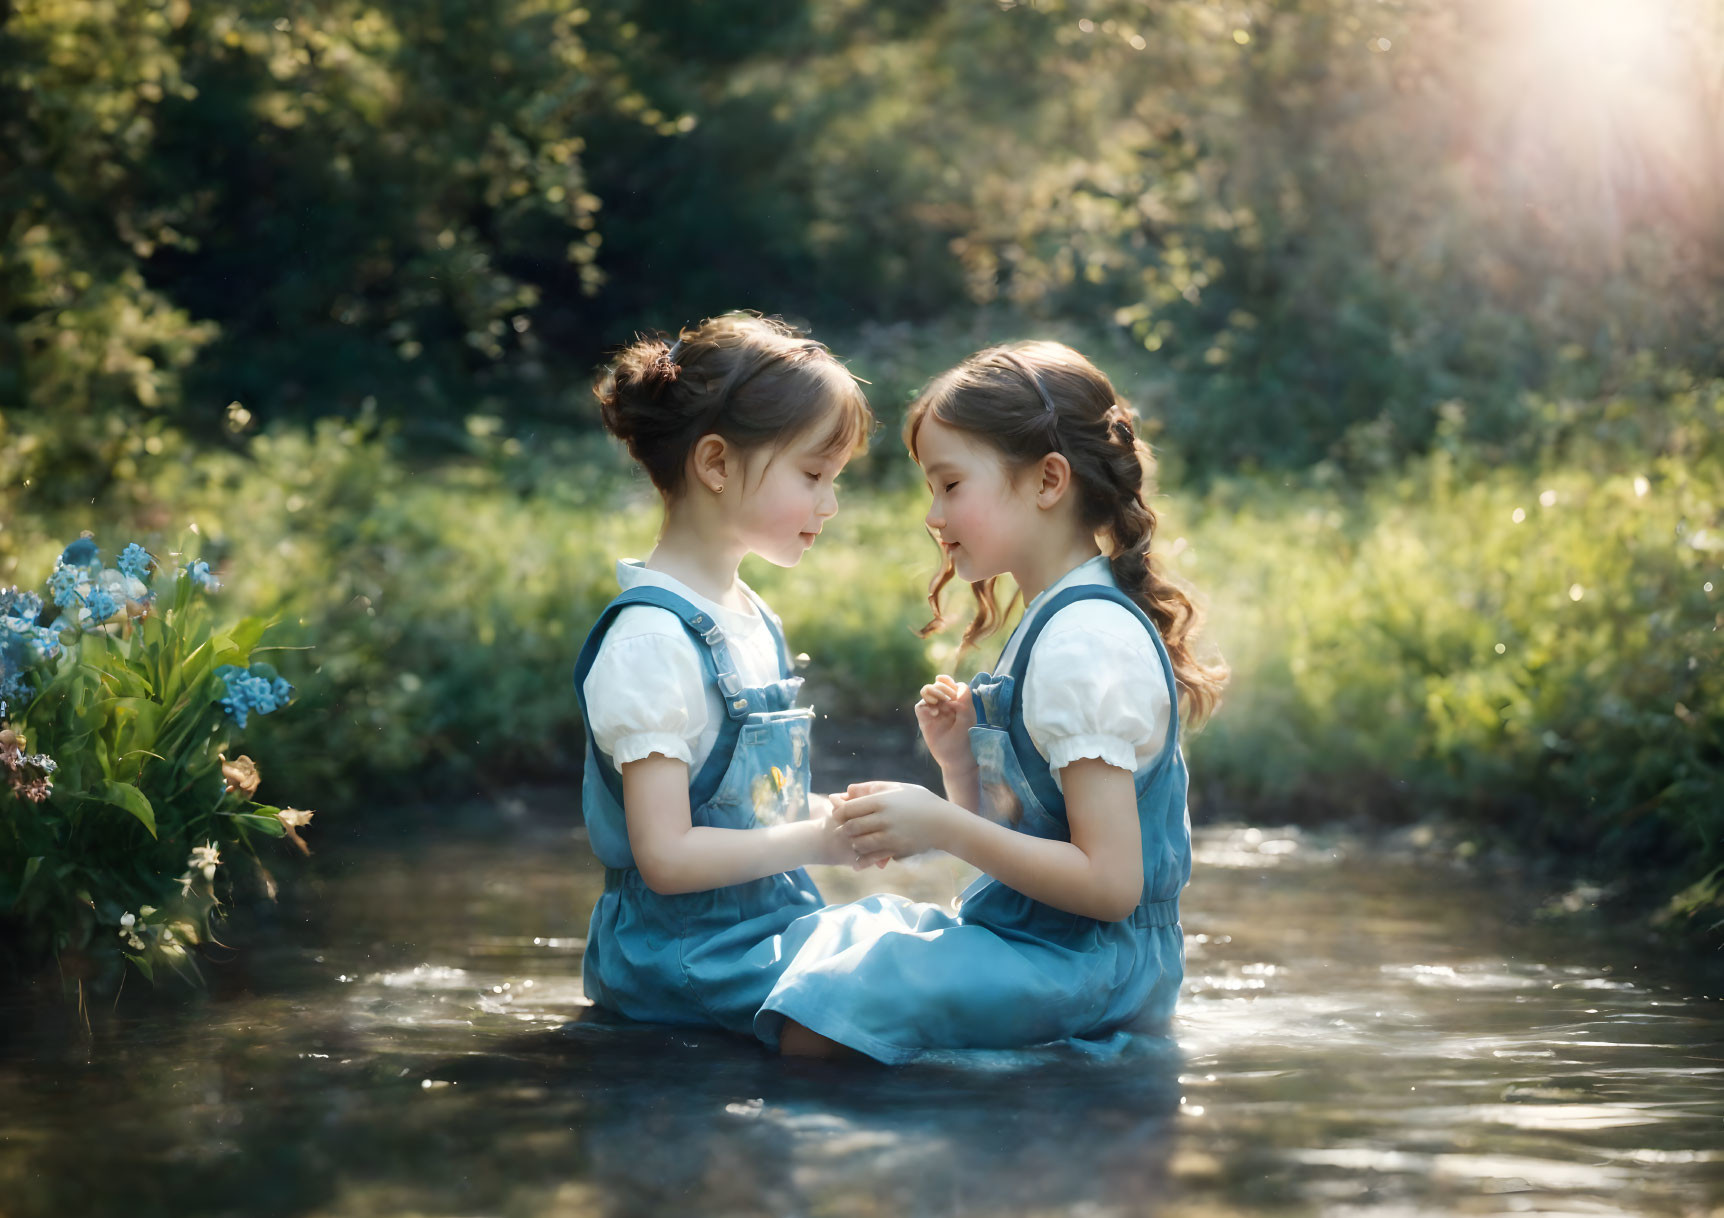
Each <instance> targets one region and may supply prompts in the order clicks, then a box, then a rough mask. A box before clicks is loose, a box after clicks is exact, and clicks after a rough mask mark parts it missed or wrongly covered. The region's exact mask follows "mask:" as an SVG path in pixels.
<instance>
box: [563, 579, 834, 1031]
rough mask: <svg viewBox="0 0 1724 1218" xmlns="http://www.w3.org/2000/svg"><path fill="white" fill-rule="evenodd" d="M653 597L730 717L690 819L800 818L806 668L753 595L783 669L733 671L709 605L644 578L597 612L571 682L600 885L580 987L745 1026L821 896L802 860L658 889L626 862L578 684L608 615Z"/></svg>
mask: <svg viewBox="0 0 1724 1218" xmlns="http://www.w3.org/2000/svg"><path fill="white" fill-rule="evenodd" d="M631 605H654V606H657V607H658V608H661V609H668V610H670V612H672V613H674V614H676V615H677V617H678V618H680V619H681V621H682V623H683V626H684V627H685V628H686V629H687V630H688V632H689V634H690V635H691V636H693V638H694V640H695V644H696V648H697V650H699V651H700V653H701V666H702V669H703V671H704V674H705V677H706V680H707V682H708V684H709V685H711V686H716V687H717V689H718V691H719V693H720V694H721V695H722V696H723V700H724V707H725V716H726V718H725V721H724V723H723V724H722V725H721V727H720V730H719V734H718V739H717V741H716V742H715V743H714V744H713V747H712V752H711V754H710V755H709V756H708V758H707V759H706V761H705V763H704V764H703V765H702V766H701V767H700V771H699V773H697V774H696V775H694V777H693V779H692V781H691V783H690V785H689V794H688V802H689V811H690V814H691V819H692V821H693V823H694V824H695V825H710V826H713V827H715V828H720V829H752V828H756V827H758V826H763V825H771V824H779V823H782V822H784V821H786V820H795V819H800V818H802V817H805V816H806V815H807V814H808V813H807V808H808V781H809V780H808V750H809V735H810V731H811V729H812V726H813V720H814V713H813V711H812V710H810V709H809V708H807V707H798V706H796V705H795V702H796V695H797V692H798V691H799V690H800V689H801V686H802V678H801V677H796V676H792V675H791V662H790V652H789V649H788V648H787V647H786V646H785V643H784V636H783V634H782V633H781V632H780V630H779V629H778V625H777V623H776V622H774V621H773V618H772V614H771V613H770V612H769V611H768V610H767V609H766V606H765V605H764V604H761V603H760V601H759V598H755V605H756V607H757V608H758V609H759V611H760V614H761V616H762V617H763V618H765V619H766V623H767V626H768V627H769V628H770V630H771V631H772V637H773V640H774V642H776V644H777V647H778V658H779V672H780V679H779V680H777V681H775V682H772V683H771V684H768V685H762V686H758V687H748V686H744V685H743V684H742V681H741V678H740V677H739V676H738V675H737V672H736V668H735V665H734V664H733V663H732V661H731V657H730V648H729V646H728V645H727V644H726V642H725V638H724V633H723V631H722V630H721V629H720V628H719V626H718V623H717V622H715V621H714V620H713V619H712V616H711V615H710V614H708V613H705V612H703V611H702V610H701V609H699V608H698V607H697V606H695V605H693V604H691V603H690V602H688V601H687V600H684V599H683V598H682V597H680V596H678V595H676V594H675V593H674V592H670V591H668V590H667V589H664V588H659V587H654V586H648V585H643V586H639V587H635V588H631V589H629V590H628V591H626V592H624V593H623V594H622V595H621V596H619V597H617V598H616V599H615V600H613V601H612V602H611V603H610V604H609V605H607V606H606V607H605V610H604V612H603V613H601V614H600V615H599V619H598V621H597V623H595V624H594V626H593V629H592V632H591V633H590V634H589V635H588V636H587V641H586V644H585V646H583V647H582V649H581V655H580V659H579V660H577V661H576V664H575V693H576V696H577V698H579V699H580V701H581V718H582V721H583V723H584V724H585V726H586V729H587V756H586V772H585V775H584V776H583V778H582V782H581V808H582V811H583V812H584V814H585V817H586V824H587V837H588V840H589V841H590V842H591V843H592V848H593V853H594V854H596V855H597V856H598V858H599V861H600V862H601V863H603V864H604V866H605V888H604V892H603V894H602V895H601V896H600V897H599V900H598V904H596V905H595V906H594V907H593V915H592V920H591V922H590V923H589V925H588V928H587V947H586V955H585V957H584V958H583V960H582V966H581V979H582V985H583V987H584V989H585V991H586V995H587V997H588V998H590V999H592V1001H593V1002H594V1004H595V1005H597V1006H600V1007H603V1008H605V1009H607V1010H610V1011H615V1012H617V1013H618V1014H621V1015H625V1016H627V1017H628V1018H630V1019H638V1020H642V1021H644V1022H649V1023H669V1024H684V1025H695V1026H709V1027H719V1028H726V1029H728V1030H730V1031H733V1032H742V1033H747V1032H748V1031H749V1030H750V1028H751V1026H752V1023H753V1019H754V1015H755V1012H757V1011H758V1010H759V1009H760V1004H761V1002H762V1000H763V999H764V998H765V997H766V994H767V993H768V991H770V990H771V988H772V986H773V983H774V982H776V981H777V980H778V974H779V972H780V971H781V969H782V968H783V966H784V964H785V962H786V961H787V960H788V959H789V958H790V956H791V955H792V953H793V952H794V950H795V948H796V947H797V946H799V945H800V936H792V938H791V939H790V941H788V942H787V941H786V940H785V938H784V933H785V931H786V929H787V928H789V927H790V926H792V925H793V924H794V923H795V922H796V921H797V920H798V919H799V918H800V917H801V916H802V915H804V914H807V913H808V912H810V911H811V910H814V909H818V908H819V907H820V905H821V899H820V893H819V891H818V890H817V889H816V888H815V886H814V882H813V881H812V880H811V879H809V878H808V875H807V873H806V872H804V871H802V870H801V869H797V870H795V871H789V872H784V873H782V874H780V875H773V876H767V877H766V878H765V879H759V880H751V881H749V882H747V883H744V884H733V885H730V886H729V887H725V888H714V889H709V890H707V891H705V892H689V893H676V894H671V895H663V894H660V893H656V892H654V891H653V890H652V889H650V888H648V887H647V885H646V882H645V881H644V880H643V879H642V878H641V873H640V871H639V870H638V869H637V868H636V867H635V862H634V854H633V852H632V851H631V850H630V848H629V834H628V822H627V819H626V817H625V815H624V812H623V793H622V779H621V777H620V776H619V774H618V772H617V767H616V766H615V765H614V764H613V763H612V761H611V759H610V758H609V757H608V756H606V755H604V754H603V753H601V752H600V751H599V749H598V746H597V745H596V744H594V743H593V732H592V724H591V721H590V720H588V719H587V707H586V700H585V696H584V694H583V693H582V689H583V687H584V686H585V684H586V679H587V674H588V672H589V671H591V669H592V666H593V663H594V661H595V660H596V659H597V658H598V652H599V645H600V643H601V642H603V640H604V636H605V633H606V631H607V630H609V629H610V627H611V624H612V623H613V622H614V621H615V620H616V615H617V614H618V613H620V612H621V611H622V610H623V609H626V608H628V607H629V606H631Z"/></svg>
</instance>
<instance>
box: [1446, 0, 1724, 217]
mask: <svg viewBox="0 0 1724 1218" xmlns="http://www.w3.org/2000/svg"><path fill="white" fill-rule="evenodd" d="M1481 11H1483V12H1485V13H1487V14H1488V16H1489V19H1490V20H1491V21H1492V24H1493V25H1494V26H1495V30H1494V32H1495V35H1496V37H1495V39H1494V42H1495V46H1494V48H1493V53H1492V54H1491V55H1489V56H1488V57H1487V63H1486V64H1481V79H1480V85H1481V88H1482V90H1483V92H1482V96H1481V100H1483V101H1484V103H1485V108H1484V110H1483V111H1482V112H1481V114H1480V115H1479V117H1480V119H1481V120H1482V122H1483V123H1484V130H1485V131H1487V132H1494V138H1493V139H1491V141H1490V142H1491V145H1492V146H1493V148H1494V153H1493V156H1494V157H1495V158H1497V159H1498V163H1499V165H1500V169H1501V173H1502V175H1503V177H1504V178H1505V179H1506V180H1508V181H1509V182H1511V183H1513V184H1515V186H1516V188H1517V189H1518V190H1519V192H1520V193H1522V194H1523V195H1525V196H1527V197H1528V198H1529V200H1530V199H1535V198H1536V199H1538V200H1540V201H1541V202H1542V203H1544V204H1547V205H1550V206H1552V207H1555V208H1557V209H1558V210H1559V211H1561V212H1564V213H1567V214H1571V215H1572V214H1574V213H1575V211H1576V209H1584V210H1585V211H1587V212H1590V213H1591V214H1592V216H1593V217H1594V218H1595V219H1596V220H1597V221H1599V222H1600V223H1602V224H1603V225H1605V226H1606V227H1608V228H1611V229H1617V228H1619V227H1620V225H1621V224H1622V223H1623V222H1625V220H1626V216H1627V211H1626V205H1627V204H1628V201H1629V200H1630V199H1631V198H1638V199H1644V200H1657V201H1660V202H1661V204H1665V205H1668V207H1667V210H1669V211H1673V212H1676V213H1690V214H1692V211H1693V207H1694V204H1695V203H1696V201H1697V199H1698V198H1699V194H1697V191H1699V190H1700V187H1701V182H1700V179H1701V178H1702V177H1704V175H1705V168H1704V167H1705V166H1707V165H1708V164H1710V163H1711V162H1712V159H1713V157H1714V156H1715V155H1716V150H1715V149H1713V148H1710V147H1709V144H1710V143H1711V142H1713V141H1715V140H1716V139H1717V138H1718V127H1717V123H1718V118H1719V116H1718V115H1716V114H1709V113H1708V109H1707V107H1708V102H1707V100H1706V89H1705V87H1704V85H1703V83H1702V82H1703V79H1704V65H1706V64H1707V63H1708V62H1709V61H1710V60H1711V59H1713V58H1716V56H1714V55H1712V54H1711V52H1712V51H1713V50H1715V49H1716V46H1715V44H1716V42H1717V40H1718V39H1719V38H1720V36H1721V34H1724V29H1721V20H1720V10H1719V6H1718V5H1717V4H1716V3H1714V2H1713V0H1486V3H1485V4H1484V5H1482V6H1481ZM1714 100H1715V99H1714ZM1701 193H1704V192H1701ZM1605 235H1607V236H1608V237H1609V238H1610V240H1611V243H1612V244H1613V245H1614V243H1615V240H1616V239H1617V238H1618V237H1620V236H1622V235H1623V234H1622V233H1621V232H1620V231H1613V232H1609V233H1607V234H1605Z"/></svg>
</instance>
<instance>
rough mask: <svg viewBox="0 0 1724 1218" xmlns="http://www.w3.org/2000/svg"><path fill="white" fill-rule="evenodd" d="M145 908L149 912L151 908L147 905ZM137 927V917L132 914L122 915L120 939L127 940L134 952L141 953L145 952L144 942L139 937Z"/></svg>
mask: <svg viewBox="0 0 1724 1218" xmlns="http://www.w3.org/2000/svg"><path fill="white" fill-rule="evenodd" d="M144 908H145V909H146V910H147V909H149V906H148V905H146V906H144ZM137 926H138V919H137V915H135V914H130V913H123V914H121V915H120V938H121V939H123V940H125V942H126V945H127V946H128V947H130V948H131V949H132V950H133V951H135V952H141V951H143V950H144V941H143V940H142V939H140V938H139V937H138V932H137Z"/></svg>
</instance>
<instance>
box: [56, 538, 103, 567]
mask: <svg viewBox="0 0 1724 1218" xmlns="http://www.w3.org/2000/svg"><path fill="white" fill-rule="evenodd" d="M60 562H61V564H62V565H64V566H68V567H99V566H101V565H102V552H101V551H100V550H98V549H97V548H96V543H95V540H94V539H93V538H89V537H80V538H78V540H77V541H74V542H73V543H72V544H71V545H69V546H67V547H66V548H65V549H64V550H63V551H61V553H60Z"/></svg>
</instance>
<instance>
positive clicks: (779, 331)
mask: <svg viewBox="0 0 1724 1218" xmlns="http://www.w3.org/2000/svg"><path fill="white" fill-rule="evenodd" d="M593 393H594V394H595V395H596V396H597V397H598V399H599V414H600V417H601V418H602V419H603V420H604V425H605V429H606V430H607V431H609V432H610V433H611V434H612V435H614V436H616V437H617V438H618V439H619V440H621V441H622V442H623V443H624V444H625V445H627V447H628V450H629V455H630V456H631V457H633V458H634V459H635V460H636V461H638V462H640V464H641V466H642V468H644V469H645V470H646V472H647V476H648V477H650V478H651V479H652V481H653V485H654V486H656V487H658V489H659V491H660V492H661V493H662V494H664V495H665V496H666V497H667V498H668V497H672V496H675V495H678V494H680V493H681V492H682V490H683V484H684V481H685V479H686V478H687V466H688V454H689V453H690V452H691V451H692V450H693V448H694V445H695V442H696V441H697V440H699V439H700V438H701V437H702V436H704V435H718V436H722V437H723V438H724V439H726V440H728V441H729V442H730V443H732V444H734V445H736V446H737V448H739V449H741V450H742V451H743V452H752V451H754V450H756V449H760V448H768V447H777V446H779V445H783V444H787V443H791V442H793V441H795V440H799V439H801V438H802V437H803V436H804V435H807V434H808V433H809V432H811V431H812V430H813V429H814V428H816V427H819V426H821V425H825V427H826V432H825V435H824V436H823V437H822V443H821V445H820V450H821V452H822V453H824V454H828V455H830V454H833V453H840V452H855V451H856V450H858V449H860V448H862V447H863V446H864V445H865V444H866V443H867V439H868V433H869V432H870V431H871V430H872V429H873V426H874V415H873V413H872V412H871V411H870V410H869V409H868V399H867V398H866V397H864V396H863V394H862V390H861V389H860V388H859V387H858V386H857V383H856V378H855V377H853V376H851V375H850V373H849V372H848V371H847V370H846V369H845V367H844V365H843V364H841V363H839V362H838V359H837V358H836V357H835V356H834V355H833V354H832V352H830V351H828V350H827V349H826V346H825V344H823V343H818V342H815V341H814V340H813V339H812V338H809V337H808V336H807V335H805V334H803V333H802V332H801V331H800V330H797V329H796V328H795V327H794V326H790V325H787V324H786V323H784V322H783V321H780V320H779V319H778V318H776V317H762V316H760V315H759V314H757V313H726V314H724V315H722V316H720V317H713V318H709V319H708V320H706V321H703V322H701V323H700V324H699V325H697V326H692V327H689V328H688V329H685V330H683V331H682V332H681V333H679V334H677V335H676V336H675V337H674V338H672V337H670V336H667V335H662V334H661V335H637V336H636V338H635V341H634V342H632V343H630V344H629V345H628V346H627V347H624V348H623V349H622V350H621V351H619V352H617V354H616V356H615V358H614V359H613V360H612V361H611V363H610V364H609V365H608V366H606V367H605V368H604V370H603V371H601V372H600V373H599V377H598V380H597V381H596V382H595V383H594V385H593Z"/></svg>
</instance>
